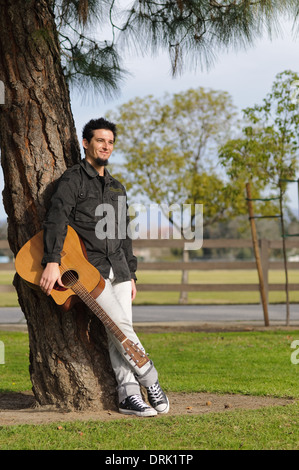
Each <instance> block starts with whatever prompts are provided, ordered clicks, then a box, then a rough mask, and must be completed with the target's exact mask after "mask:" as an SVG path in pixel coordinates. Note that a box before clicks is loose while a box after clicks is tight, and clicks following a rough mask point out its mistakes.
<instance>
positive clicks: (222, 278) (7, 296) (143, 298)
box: [0, 270, 299, 307]
mask: <svg viewBox="0 0 299 470" xmlns="http://www.w3.org/2000/svg"><path fill="white" fill-rule="evenodd" d="M137 275H138V284H137V288H138V285H141V284H148V283H154V284H167V283H178V284H179V283H180V282H181V272H180V271H138V273H137ZM288 275H289V282H290V283H297V284H299V271H298V270H297V271H295V270H289V272H288ZM13 276H14V272H13V271H0V285H11V283H12V280H13ZM284 282H285V277H284V271H283V270H272V271H269V283H275V284H284ZM189 283H195V284H197V283H201V284H221V283H225V284H232V285H233V284H239V283H244V284H250V283H252V284H258V276H257V272H256V271H255V270H213V271H190V272H189ZM289 296H290V302H293V303H299V291H297V292H296V291H295V292H294V291H291V292H290V293H289ZM178 300H179V293H178V292H141V291H139V292H138V294H137V297H136V300H135V305H143V304H159V305H165V304H168V305H169V304H177V303H178ZM285 300H286V299H285V293H284V291H279V292H270V293H269V303H284V302H285ZM188 302H189V304H212V305H215V304H216V305H217V304H219V305H220V304H252V303H255V304H257V303H260V294H259V292H233V291H228V292H189V293H188ZM18 305H19V304H18V299H17V295H16V293H14V292H8V293H7V292H3V293H0V307H16V306H18Z"/></svg>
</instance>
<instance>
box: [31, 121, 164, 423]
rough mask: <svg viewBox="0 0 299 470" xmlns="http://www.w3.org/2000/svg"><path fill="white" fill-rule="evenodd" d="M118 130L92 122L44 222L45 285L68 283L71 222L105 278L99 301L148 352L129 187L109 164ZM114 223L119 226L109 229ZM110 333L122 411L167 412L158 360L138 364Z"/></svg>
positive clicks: (48, 287) (105, 123)
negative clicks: (66, 247)
mask: <svg viewBox="0 0 299 470" xmlns="http://www.w3.org/2000/svg"><path fill="white" fill-rule="evenodd" d="M116 133H117V131H116V126H115V124H113V123H111V122H109V121H107V120H106V119H103V118H100V119H97V120H91V121H89V122H88V123H87V124H86V125H85V127H84V129H83V147H84V151H85V159H83V160H82V161H81V162H80V163H79V164H77V165H74V166H73V167H71V168H69V169H67V170H66V171H65V173H64V174H63V175H62V177H61V178H60V180H59V183H58V186H57V189H56V191H55V193H54V195H53V196H52V199H51V206H50V209H49V211H48V214H47V217H46V220H45V223H44V257H43V260H42V264H43V265H44V266H45V269H44V271H43V274H42V277H41V280H40V287H41V289H42V291H43V292H44V293H45V294H47V295H49V294H50V293H51V290H52V289H53V287H54V284H55V283H58V285H60V286H63V284H62V281H61V275H60V270H59V264H60V253H61V251H62V247H63V243H64V238H65V236H66V232H67V226H68V224H69V225H70V226H72V227H73V228H74V229H75V230H76V232H77V233H78V235H79V236H80V237H81V239H82V240H83V242H84V245H85V248H86V252H87V257H88V260H89V262H90V263H91V264H93V265H94V266H95V267H96V268H97V269H98V270H99V271H100V273H101V275H102V276H103V278H105V288H104V290H103V292H102V293H101V294H100V296H99V297H98V298H97V299H96V300H97V302H98V303H99V305H100V306H101V307H102V309H103V310H105V312H106V313H107V314H108V315H109V316H110V317H111V319H112V320H113V321H114V322H115V323H116V325H117V326H118V327H119V328H120V329H121V330H122V332H123V333H124V334H125V335H126V336H127V337H128V338H129V339H130V340H131V341H133V342H134V343H135V344H137V345H138V347H139V348H140V349H141V350H143V351H144V349H143V347H142V345H141V344H140V341H139V339H138V337H137V335H136V333H135V332H134V330H133V326H132V300H134V298H135V296H136V275H135V272H136V268H137V261H136V257H135V256H134V255H133V252H132V240H131V238H130V237H129V235H128V233H127V226H128V222H129V219H128V217H127V214H126V207H127V206H126V204H123V201H126V191H125V188H124V186H123V185H122V184H121V183H120V182H119V181H117V180H116V179H115V178H113V177H112V176H111V175H110V174H109V172H108V171H107V169H106V168H105V167H106V166H107V164H108V160H109V157H110V156H111V154H112V151H113V146H114V142H115V138H116ZM103 208H104V209H107V211H106V212H105V211H104V210H102V209H103ZM110 209H113V210H110ZM104 213H105V214H106V215H107V214H109V217H110V219H108V220H106V215H105V217H104ZM99 216H100V217H101V216H102V217H101V218H99ZM112 219H113V220H112ZM104 222H106V223H104ZM124 223H125V227H124V226H123V224H124ZM108 225H110V226H111V227H113V230H110V229H109V230H108V227H107V226H108ZM124 228H125V230H124ZM112 232H113V233H112ZM107 336H108V345H109V354H110V359H111V364H112V367H113V370H114V372H115V376H116V381H117V384H118V387H117V390H118V398H119V411H120V413H123V414H135V415H137V416H154V415H156V414H157V413H167V412H168V410H169V402H168V399H167V397H166V395H165V393H164V392H163V390H162V389H161V387H160V385H159V381H158V373H157V371H156V369H155V367H154V364H153V363H152V361H148V362H147V363H146V364H145V365H144V366H142V367H141V368H138V367H137V366H136V364H132V360H130V358H129V357H128V355H127V354H126V351H125V350H124V348H123V346H122V344H121V343H120V342H119V341H118V340H117V339H116V338H115V337H114V335H112V333H110V332H109V331H108V330H107ZM140 385H143V386H144V387H146V389H147V393H148V400H149V403H150V404H151V406H148V405H147V404H146V403H145V402H144V401H143V399H142V397H141V392H140Z"/></svg>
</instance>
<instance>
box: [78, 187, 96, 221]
mask: <svg viewBox="0 0 299 470" xmlns="http://www.w3.org/2000/svg"><path fill="white" fill-rule="evenodd" d="M99 204H100V201H99V194H98V193H97V192H96V191H88V192H85V191H82V190H81V191H80V192H79V195H78V199H77V204H76V208H75V221H77V222H85V223H88V222H90V223H94V222H95V221H96V220H97V218H96V215H95V212H96V208H97V206H98V205H99Z"/></svg>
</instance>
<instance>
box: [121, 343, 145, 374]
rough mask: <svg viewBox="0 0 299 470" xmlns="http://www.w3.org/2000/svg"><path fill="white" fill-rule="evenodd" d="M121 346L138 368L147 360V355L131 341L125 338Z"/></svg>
mask: <svg viewBox="0 0 299 470" xmlns="http://www.w3.org/2000/svg"><path fill="white" fill-rule="evenodd" d="M123 347H124V349H125V351H126V354H127V355H128V356H129V359H130V360H132V361H133V362H135V364H136V366H137V367H139V368H140V367H142V366H144V365H145V364H146V363H147V362H148V361H149V358H148V355H147V354H146V353H145V352H144V351H142V350H141V349H140V348H139V347H138V346H137V345H136V344H135V343H133V341H131V340H129V339H126V341H124V342H123Z"/></svg>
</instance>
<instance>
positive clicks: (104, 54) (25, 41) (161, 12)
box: [0, 0, 293, 408]
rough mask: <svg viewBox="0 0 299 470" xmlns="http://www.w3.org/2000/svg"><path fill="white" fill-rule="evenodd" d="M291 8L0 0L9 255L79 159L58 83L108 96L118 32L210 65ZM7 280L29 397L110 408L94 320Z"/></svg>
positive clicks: (0, 132)
mask: <svg viewBox="0 0 299 470" xmlns="http://www.w3.org/2000/svg"><path fill="white" fill-rule="evenodd" d="M290 4H293V2H287V1H279V2H278V1H270V0H260V1H256V2H254V3H252V2H248V1H247V0H246V1H245V0H244V1H239V2H236V1H227V2H221V3H220V2H216V1H214V0H213V1H202V0H200V1H199V0H197V1H195V0H193V1H183V0H180V1H175V2H172V1H168V0H165V2H163V3H162V2H152V1H151V0H147V1H145V0H142V1H136V2H134V4H133V5H132V6H131V7H130V9H129V11H128V12H126V13H125V14H124V15H123V16H122V17H120V16H118V12H117V10H116V7H117V6H119V7H121V5H122V3H121V2H119V3H118V5H117V2H116V1H114V0H109V1H108V0H27V1H26V2H23V1H21V0H0V80H1V81H2V82H3V83H4V85H5V97H6V101H5V105H1V106H0V141H1V157H2V167H3V172H4V182H5V189H4V195H3V199H4V206H5V210H6V212H7V214H8V239H9V243H10V246H11V249H12V251H13V253H14V254H16V253H17V251H18V250H19V248H20V247H21V246H22V245H23V244H24V242H26V241H27V240H28V239H29V238H30V237H31V236H32V235H33V234H34V233H36V232H37V231H38V230H39V229H40V228H41V224H42V221H43V218H44V215H45V207H46V206H47V202H48V200H49V196H50V194H51V192H52V183H54V182H55V180H56V179H57V178H58V177H59V175H60V174H61V173H62V172H63V171H64V169H65V168H66V167H68V166H70V165H72V164H73V163H76V162H77V161H78V160H79V159H80V155H79V145H78V141H77V137H76V132H75V128H74V122H73V117H72V112H71V108H70V98H69V91H68V87H67V85H66V79H67V80H68V81H69V82H70V83H71V82H73V83H74V84H78V83H79V84H80V86H81V87H82V88H83V89H84V86H86V83H93V84H96V85H99V87H100V88H99V90H100V91H101V92H102V93H103V91H104V90H106V91H108V92H113V91H114V90H115V89H116V88H117V86H118V85H119V83H120V80H121V78H122V77H123V71H122V68H121V64H120V61H119V54H118V50H119V49H118V40H120V41H121V44H125V45H126V44H130V43H131V44H132V40H133V41H134V44H139V45H140V48H141V49H142V50H145V49H147V47H148V46H150V47H153V51H155V50H158V49H160V48H165V47H166V48H168V49H169V51H170V55H171V59H172V67H173V72H178V71H179V70H180V67H179V66H180V65H181V64H182V59H183V58H184V60H185V59H186V61H185V63H186V64H189V65H191V66H192V67H193V61H195V62H196V61H199V62H201V61H203V62H205V58H207V59H208V60H207V62H209V61H210V60H211V58H212V56H213V54H214V53H215V51H216V52H219V51H221V49H223V48H224V47H225V48H227V47H230V46H231V45H233V46H236V45H237V46H239V45H240V44H242V45H248V44H252V43H253V40H254V39H255V38H257V37H259V36H261V34H262V33H263V30H264V25H265V24H266V25H267V26H268V27H269V28H270V27H271V26H272V25H274V26H275V25H276V23H277V17H278V16H279V15H281V14H282V13H283V12H288V11H289V6H290ZM53 12H54V13H55V16H54V14H53ZM100 20H101V21H102V23H100ZM105 24H108V25H110V26H111V27H112V35H111V36H112V38H111V39H110V40H107V38H105V36H104V37H103V34H100V33H101V32H102V31H103V30H104V25H105ZM106 31H107V30H106ZM118 32H119V33H120V34H117V33H118ZM136 37H137V38H138V41H137V42H136ZM118 38H119V39H118ZM92 80H93V81H92ZM82 84H83V85H82ZM15 285H16V288H17V291H18V295H19V301H20V305H21V307H22V310H23V311H24V313H25V316H26V319H27V324H28V331H29V341H30V373H31V380H32V383H33V390H34V393H35V396H36V398H37V400H38V401H39V403H41V404H57V405H60V406H68V407H74V408H84V407H88V406H91V405H92V404H96V405H97V406H101V407H102V406H105V405H107V402H108V405H109V406H111V404H112V403H113V397H114V396H115V392H114V385H115V384H114V381H113V375H112V373H111V369H110V365H109V359H108V354H107V350H106V347H105V335H104V333H103V330H102V328H101V325H100V324H99V322H97V319H96V318H92V317H90V316H89V314H88V313H87V312H85V313H84V312H79V311H78V312H70V313H68V314H66V315H61V314H60V313H59V312H58V311H57V309H56V307H55V306H54V305H53V303H52V302H51V299H46V298H44V297H43V296H42V295H40V294H39V293H38V292H33V291H30V290H29V289H28V288H27V286H26V285H25V284H24V283H23V282H21V281H20V279H19V278H18V277H16V280H15ZM105 400H106V402H105ZM108 405H107V406H108Z"/></svg>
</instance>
